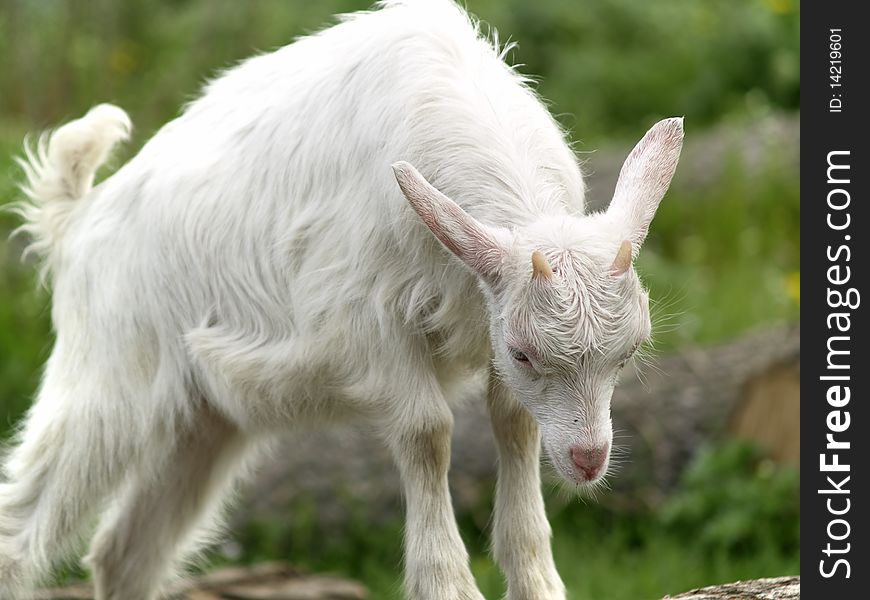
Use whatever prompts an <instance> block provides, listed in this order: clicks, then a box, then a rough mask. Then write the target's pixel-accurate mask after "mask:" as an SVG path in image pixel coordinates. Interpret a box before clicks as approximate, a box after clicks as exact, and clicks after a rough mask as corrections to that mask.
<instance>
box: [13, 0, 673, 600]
mask: <svg viewBox="0 0 870 600" xmlns="http://www.w3.org/2000/svg"><path fill="white" fill-rule="evenodd" d="M128 132H129V121H128V120H127V117H126V115H125V114H124V113H123V111H121V110H120V109H118V108H115V107H111V106H108V105H101V106H99V107H97V108H95V109H93V110H92V111H91V112H89V113H88V114H87V115H85V116H84V117H83V118H82V119H79V120H77V121H73V122H71V123H69V124H67V125H65V126H64V127H62V128H60V129H59V130H57V131H56V132H55V133H54V135H53V136H51V138H50V139H49V138H44V140H43V141H42V142H41V143H40V144H39V146H38V150H37V152H36V153H29V154H28V162H26V163H24V166H25V170H26V172H27V176H28V185H27V186H25V188H24V191H25V193H26V195H27V196H28V199H27V200H26V201H25V202H23V203H20V204H19V205H18V211H19V212H20V213H21V214H22V215H23V216H24V217H25V220H26V223H25V225H24V226H23V229H24V230H25V231H27V232H29V234H31V235H32V236H33V240H34V241H33V249H34V250H35V251H37V252H38V253H40V254H41V255H42V257H43V259H44V261H45V262H44V265H45V274H46V276H47V278H48V279H49V280H50V281H51V284H52V285H53V288H54V298H53V310H52V318H53V322H54V326H55V328H56V331H57V339H56V342H55V346H54V349H53V351H52V354H51V358H50V359H49V361H48V364H47V365H46V369H45V374H44V378H43V381H42V385H41V387H40V390H39V395H38V399H37V401H36V403H35V404H34V406H33V408H32V409H31V411H30V414H29V415H28V418H27V421H26V423H25V424H24V427H23V428H22V430H21V433H20V436H19V439H18V442H17V446H16V447H14V448H12V449H11V451H10V454H9V456H8V457H7V459H6V461H5V481H4V482H2V483H0V597H2V598H9V597H10V596H12V597H16V594H20V595H26V594H27V590H29V589H30V587H31V586H32V585H34V583H35V582H37V581H38V580H39V578H41V577H43V576H44V575H46V574H47V573H48V572H49V571H50V569H51V568H52V566H53V565H55V564H57V563H58V562H59V561H62V560H64V559H68V558H69V557H70V556H71V555H72V554H74V553H75V552H76V550H77V548H78V543H79V542H80V541H81V538H82V537H83V535H84V534H85V533H86V529H87V525H88V523H89V521H90V520H91V518H92V517H93V516H96V514H97V513H98V512H99V510H100V507H102V506H105V502H106V501H107V500H112V502H111V504H110V507H111V508H110V509H109V510H108V511H106V512H105V513H104V514H103V515H102V516H101V521H100V524H99V528H98V531H97V533H96V535H95V537H94V539H93V541H92V544H91V549H90V553H89V555H88V559H87V561H88V563H89V565H90V566H91V569H92V573H93V577H94V580H95V584H96V590H97V598H99V599H100V600H109V599H111V600H140V599H143V600H150V599H152V598H155V597H157V595H158V594H159V590H160V589H161V586H162V585H164V584H165V582H166V581H167V580H168V578H169V577H170V575H171V573H172V568H173V565H176V564H178V563H179V562H180V561H181V560H182V559H183V558H184V557H186V556H188V555H189V554H190V553H191V552H193V551H194V550H195V549H196V548H197V547H198V546H199V545H200V543H201V542H202V541H203V540H204V539H208V535H207V533H208V532H209V531H211V530H213V526H214V524H215V521H216V515H217V514H218V513H219V512H220V510H219V508H220V504H221V498H223V497H224V496H225V495H226V491H227V489H228V488H230V487H231V483H232V481H233V480H234V479H235V478H236V476H237V475H238V473H239V471H240V468H241V467H242V466H243V464H244V463H246V462H249V459H250V457H251V456H252V454H253V453H254V451H255V449H256V448H257V447H259V446H260V445H261V444H262V442H263V441H264V440H267V439H269V438H270V437H271V436H273V435H274V434H275V433H276V432H280V431H288V430H289V431H292V430H293V429H298V428H308V427H310V426H311V425H312V423H317V422H325V421H334V420H336V419H341V418H351V417H352V418H357V419H362V420H366V421H368V422H369V423H371V424H373V425H374V426H375V429H376V430H377V431H379V432H380V434H381V435H382V437H383V439H384V441H385V442H386V444H388V446H389V448H391V450H392V452H393V454H394V456H395V460H396V463H397V465H398V468H399V470H400V472H401V476H402V480H403V482H404V487H405V494H406V497H407V527H406V540H405V544H406V565H405V570H406V575H405V585H406V590H407V594H408V595H409V597H411V598H414V599H425V600H459V599H465V600H467V599H474V600H479V599H480V598H481V595H480V592H479V591H478V590H477V588H476V586H475V583H474V580H473V578H472V575H471V571H470V570H469V566H468V556H467V553H466V550H465V548H464V547H463V544H462V542H461V539H460V536H459V532H458V530H457V526H456V523H455V520H454V516H453V512H452V509H451V503H450V494H449V490H448V481H447V471H448V463H449V454H450V435H451V428H452V413H451V404H452V403H454V402H456V401H458V400H460V399H461V398H463V397H468V396H472V395H475V394H477V393H479V392H481V391H482V390H481V389H480V384H482V382H483V379H485V377H481V376H480V375H481V373H485V372H486V370H487V369H489V372H490V376H489V390H488V403H489V409H490V414H491V416H492V423H493V427H494V430H495V434H496V440H497V443H498V451H499V457H500V460H499V479H498V488H497V494H496V504H495V520H494V531H493V537H494V544H493V546H494V554H495V558H496V560H497V561H498V563H499V564H500V566H501V568H502V569H503V571H504V573H505V575H506V577H507V582H508V598H510V599H512V600H544V599H546V600H554V599H555V600H561V599H563V598H564V597H565V590H564V586H563V584H562V582H561V580H560V578H559V575H558V574H557V572H556V569H555V567H554V563H553V558H552V554H551V551H550V541H549V538H550V528H549V525H548V523H547V520H546V517H545V513H544V503H543V500H542V498H541V492H540V481H539V472H538V469H539V451H540V445H541V439H542V438H543V445H544V447H545V449H546V451H547V454H548V455H549V458H550V460H551V461H552V463H553V464H554V465H555V468H556V470H557V471H558V472H559V473H560V474H561V476H562V477H564V478H565V479H566V480H567V481H569V482H572V483H575V484H578V485H583V484H589V483H594V482H597V481H600V479H601V477H602V476H603V475H604V473H605V472H606V470H607V464H608V459H609V452H610V446H611V440H612V433H611V423H610V408H609V405H610V396H611V392H612V390H613V385H614V381H615V379H616V376H617V373H618V371H619V369H620V367H621V366H622V364H623V363H624V362H625V361H626V360H627V358H628V357H629V356H630V355H631V354H632V352H633V351H634V350H635V348H637V346H638V344H640V343H641V342H642V341H643V340H644V339H645V338H646V337H647V336H648V335H649V332H650V322H649V309H648V301H647V295H646V293H645V292H644V290H643V289H642V287H641V285H640V282H639V280H638V277H637V275H636V273H635V271H634V269H633V268H632V259H633V257H634V255H635V254H636V253H637V251H638V249H639V248H640V246H641V244H642V243H643V240H644V238H645V236H646V233H647V229H648V227H649V225H650V221H651V220H652V218H653V215H654V213H655V211H656V208H657V206H658V204H659V201H660V200H661V199H662V196H663V195H664V193H665V191H666V189H667V187H668V185H669V182H670V179H671V177H672V175H673V173H674V170H675V168H676V164H677V159H678V156H679V152H680V147H681V144H682V135H683V134H682V121H681V120H680V119H668V120H665V121H662V122H660V123H658V124H656V125H655V126H654V127H653V128H652V129H651V130H650V131H649V132H648V133H647V134H646V136H645V137H644V138H643V139H642V140H641V142H640V143H639V144H638V145H637V147H636V148H635V149H634V151H633V152H632V153H631V155H630V156H629V158H628V160H627V161H626V163H625V166H624V167H623V170H622V173H621V175H620V179H619V183H618V184H617V188H616V192H615V196H614V199H613V202H612V204H611V206H610V208H609V210H607V211H606V212H603V213H599V214H591V215H585V214H584V210H583V209H584V205H583V195H584V188H583V181H582V177H581V173H580V170H579V168H578V164H577V161H576V158H575V156H574V155H573V153H572V152H571V150H570V148H569V147H568V145H567V144H566V142H565V139H564V135H563V133H562V131H560V129H559V128H558V126H557V125H556V124H555V122H554V121H553V119H552V118H551V116H550V115H549V113H548V112H547V111H546V109H545V108H544V107H543V106H542V104H541V102H540V101H539V100H538V99H537V97H536V96H535V95H534V93H533V92H532V91H530V89H529V88H528V86H527V82H526V81H525V80H524V79H523V78H522V77H521V76H520V75H518V74H517V73H516V72H515V71H514V70H513V69H512V68H511V67H509V66H507V65H505V63H504V61H503V52H500V51H499V49H498V48H497V47H495V46H494V45H493V44H492V43H490V42H488V41H486V40H485V39H483V38H482V36H481V35H480V34H479V32H478V29H477V27H476V25H475V24H474V22H473V21H471V20H470V19H469V18H468V16H467V15H466V14H465V13H464V12H463V11H462V10H461V9H459V8H458V7H456V6H455V5H454V4H453V3H452V2H450V1H448V0H431V1H428V2H422V1H421V2H410V1H407V2H406V1H390V2H384V3H382V5H381V6H380V10H377V11H374V12H368V13H360V14H357V15H352V16H349V17H346V18H344V19H343V21H342V22H341V23H340V24H339V25H337V26H335V27H332V28H330V29H327V30H325V31H323V32H322V33H319V34H317V35H314V36H311V37H307V38H304V39H302V40H300V41H297V42H296V43H294V44H291V45H289V46H287V47H285V48H282V49H280V50H278V51H276V52H274V53H271V54H266V55H262V56H258V57H256V58H253V59H251V60H249V61H247V62H245V63H243V64H242V65H240V66H238V67H236V68H233V69H231V70H229V71H227V72H226V73H225V74H223V75H222V76H221V77H220V78H218V79H216V80H215V81H213V82H211V83H210V84H209V85H208V86H207V87H206V89H205V92H204V94H203V96H202V97H201V98H200V99H199V100H197V101H195V102H193V103H192V104H191V105H190V106H189V107H188V108H187V109H186V110H185V112H184V113H183V114H182V115H181V116H180V117H179V118H177V119H176V120H174V121H173V122H172V123H170V124H169V125H167V126H165V127H164V128H163V129H161V130H160V131H159V132H158V133H157V134H156V135H155V136H154V137H153V139H151V141H150V142H148V144H146V146H145V147H144V148H143V149H142V151H141V152H140V153H139V154H138V155H137V156H136V157H135V158H133V159H132V160H131V161H130V162H129V163H128V164H126V165H125V166H124V167H123V168H121V169H120V170H119V171H118V172H117V173H115V174H114V175H113V176H112V177H110V178H109V179H107V180H106V181H104V182H103V183H101V184H100V185H99V186H97V187H96V188H93V189H91V184H92V181H93V176H94V172H95V171H96V169H97V168H98V167H99V166H100V164H101V163H102V161H103V160H104V159H105V157H106V156H107V154H108V152H109V151H110V149H111V147H112V146H113V145H114V143H115V142H117V141H118V140H121V139H124V138H125V137H127V135H128ZM404 160H407V161H409V162H401V161H404ZM411 163H413V164H414V165H416V169H415V168H414V167H412V166H411ZM391 165H392V166H393V170H392V171H391V170H390V166H391ZM393 174H395V179H393ZM424 177H425V179H424ZM427 179H428V182H427ZM396 180H398V183H399V186H398V187H397V186H396ZM429 182H431V185H430V183H429ZM433 186H434V187H433ZM400 188H401V192H400ZM439 190H440V191H439ZM402 194H404V197H405V198H404V199H403V198H402ZM405 199H407V201H406V200H405ZM409 205H410V207H409ZM411 208H413V211H412V210H411ZM415 212H416V214H415ZM424 225H425V227H424ZM426 227H428V229H429V230H430V231H431V233H432V234H434V236H433V235H430V233H429V232H427V231H426V229H425V228H426ZM439 242H440V243H439ZM204 532H205V534H204Z"/></svg>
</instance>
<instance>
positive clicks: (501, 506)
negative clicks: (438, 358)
mask: <svg viewBox="0 0 870 600" xmlns="http://www.w3.org/2000/svg"><path fill="white" fill-rule="evenodd" d="M487 402H488V405H489V415H490V419H491V421H492V428H493V431H494V432H495V439H496V445H497V446H498V455H499V463H498V483H497V485H496V492H495V518H494V526H493V552H494V555H495V559H496V561H497V562H498V564H499V566H500V567H501V569H502V571H503V572H504V574H505V577H506V579H507V583H508V592H507V598H508V600H564V598H565V585H564V584H563V583H562V580H561V579H560V578H559V574H558V573H557V572H556V566H555V564H554V563H553V553H552V551H551V549H550V534H551V531H550V524H549V522H548V521H547V514H546V512H545V510H544V499H543V496H542V495H541V477H540V451H541V436H540V433H539V431H538V425H537V423H536V422H535V420H534V418H533V417H532V416H531V415H530V414H529V413H528V411H527V410H526V409H525V408H524V407H523V406H522V405H520V403H519V402H518V401H517V400H516V399H515V398H514V397H513V395H512V394H511V393H510V392H509V391H508V390H507V389H506V388H505V387H504V386H503V385H502V383H501V382H500V381H499V380H498V379H497V376H496V375H495V374H491V375H490V382H489V393H488V395H487Z"/></svg>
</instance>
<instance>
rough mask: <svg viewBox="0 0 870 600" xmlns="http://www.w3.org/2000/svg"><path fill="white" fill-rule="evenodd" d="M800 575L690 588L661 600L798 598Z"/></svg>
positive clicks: (781, 599) (774, 599)
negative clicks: (688, 590)
mask: <svg viewBox="0 0 870 600" xmlns="http://www.w3.org/2000/svg"><path fill="white" fill-rule="evenodd" d="M800 597H801V578H800V577H775V578H772V579H755V580H752V581H738V582H737V583H729V584H726V585H713V586H710V587H705V588H700V589H697V590H692V591H690V592H686V593H684V594H680V595H678V596H665V598H664V599H663V600H671V599H672V600H800Z"/></svg>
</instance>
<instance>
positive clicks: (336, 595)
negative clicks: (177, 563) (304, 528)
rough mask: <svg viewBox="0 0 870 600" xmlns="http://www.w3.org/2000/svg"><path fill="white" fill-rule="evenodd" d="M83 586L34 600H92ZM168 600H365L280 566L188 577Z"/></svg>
mask: <svg viewBox="0 0 870 600" xmlns="http://www.w3.org/2000/svg"><path fill="white" fill-rule="evenodd" d="M93 597H94V596H93V591H92V589H91V587H90V586H89V585H87V584H77V585H72V586H69V587H65V588H55V589H48V590H42V591H40V592H39V593H38V594H37V595H36V596H35V598H34V600H92V598H93ZM167 597H168V598H169V600H368V598H369V594H368V591H366V588H365V587H364V586H363V585H362V584H360V583H357V582H355V581H349V580H346V579H340V578H338V577H332V576H326V575H308V574H305V573H303V572H301V571H299V570H297V569H294V568H293V567H291V566H289V565H286V564H284V563H277V562H276V563H264V564H260V565H254V566H252V567H229V568H225V569H218V570H217V571H212V572H211V573H207V574H205V575H200V576H198V577H191V578H189V579H187V580H186V581H183V582H180V583H179V584H177V585H176V586H174V587H173V588H172V589H171V590H170V592H169V594H168V596H167Z"/></svg>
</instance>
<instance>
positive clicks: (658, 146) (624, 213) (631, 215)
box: [607, 117, 683, 253]
mask: <svg viewBox="0 0 870 600" xmlns="http://www.w3.org/2000/svg"><path fill="white" fill-rule="evenodd" d="M682 147H683V119H682V117H678V118H672V119H665V120H663V121H659V122H658V123H656V124H655V125H653V126H652V127H651V128H650V130H649V131H647V132H646V135H645V136H643V139H642V140H640V141H639V142H638V143H637V145H636V146H635V147H634V150H632V151H631V154H629V155H628V158H626V159H625V163H624V164H623V165H622V170H621V171H620V172H619V179H618V180H617V182H616V191H614V193H613V200H612V201H611V203H610V207H609V208H608V209H607V214H608V215H613V217H614V219H616V220H617V222H619V223H620V224H624V226H625V231H624V233H625V236H626V237H627V238H628V239H629V240H630V241H631V246H632V249H633V250H634V252H635V253H637V251H638V249H640V246H641V244H643V241H644V240H645V239H646V234H647V232H648V231H649V225H650V223H651V222H652V220H653V217H654V216H655V214H656V209H658V207H659V203H660V202H661V201H662V198H663V197H664V195H665V192H667V191H668V186H670V184H671V178H673V176H674V171H676V169H677V161H679V159H680V150H681V149H682Z"/></svg>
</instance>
